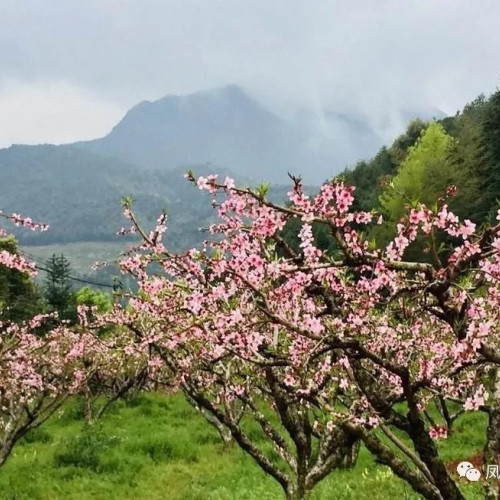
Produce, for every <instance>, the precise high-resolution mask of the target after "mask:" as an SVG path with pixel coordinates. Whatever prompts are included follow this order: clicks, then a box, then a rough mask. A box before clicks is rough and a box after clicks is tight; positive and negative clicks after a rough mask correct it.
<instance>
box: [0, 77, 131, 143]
mask: <svg viewBox="0 0 500 500" xmlns="http://www.w3.org/2000/svg"><path fill="white" fill-rule="evenodd" d="M125 111H126V107H123V106H122V105H119V104H116V103H112V102H109V101H108V100H103V99H101V98H99V97H96V96H95V95H93V94H92V93H90V92H88V91H85V90H83V89H81V88H79V87H76V86H74V85H71V84H70V83H67V82H63V81H60V82H46V81H44V82H40V83H36V82H23V81H16V80H8V81H3V82H2V85H1V86H0V117H1V119H0V147H7V146H9V145H11V144H16V143H19V144H21V143H22V144H42V143H51V144H62V143H66V142H73V141H76V140H85V139H94V138H96V137H102V136H103V135H105V134H106V133H108V132H109V130H110V129H111V128H112V127H113V125H115V124H116V122H117V121H118V120H119V119H120V118H121V117H122V116H123V114H124V113H125Z"/></svg>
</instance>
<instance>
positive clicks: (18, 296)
mask: <svg viewBox="0 0 500 500" xmlns="http://www.w3.org/2000/svg"><path fill="white" fill-rule="evenodd" d="M0 251H2V252H8V253H9V254H10V255H16V256H19V250H18V247H17V243H16V242H15V240H14V239H13V238H4V239H0ZM43 309H44V304H43V301H42V297H41V294H40V291H39V289H38V287H37V286H36V284H35V281H34V280H33V279H32V277H30V276H29V275H28V274H26V273H25V272H21V271H19V270H18V269H11V268H9V267H6V266H0V321H14V322H19V321H22V320H26V319H29V318H30V317H32V316H35V315H36V314H38V313H41V312H43Z"/></svg>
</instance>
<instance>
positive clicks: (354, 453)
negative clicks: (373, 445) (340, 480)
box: [344, 441, 361, 469]
mask: <svg viewBox="0 0 500 500" xmlns="http://www.w3.org/2000/svg"><path fill="white" fill-rule="evenodd" d="M360 448H361V441H355V442H354V443H353V444H352V445H351V446H350V448H349V451H348V452H347V455H346V457H345V462H344V468H345V469H352V468H353V467H354V466H355V465H356V462H357V461H358V456H359V450H360Z"/></svg>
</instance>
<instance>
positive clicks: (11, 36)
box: [0, 0, 500, 147]
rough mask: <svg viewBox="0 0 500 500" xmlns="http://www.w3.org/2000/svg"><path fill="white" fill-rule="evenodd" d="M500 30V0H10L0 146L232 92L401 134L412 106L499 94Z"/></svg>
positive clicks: (77, 132)
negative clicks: (152, 106) (220, 90)
mask: <svg viewBox="0 0 500 500" xmlns="http://www.w3.org/2000/svg"><path fill="white" fill-rule="evenodd" d="M499 25H500V2H498V1H496V0H491V1H488V0H474V1H472V0H467V1H465V0H418V1H417V0H414V1H410V0H408V1H401V0H380V1H377V2H375V1H372V0H351V1H349V0H331V1H330V0H224V1H222V0H197V1H196V0H175V1H173V0H172V1H171V0H85V1H81V0H1V1H0V68H1V71H0V147H5V146H8V145H10V144H12V143H33V144H34V143H40V142H51V143H62V142H70V141H74V140H79V139H88V138H93V137H98V136H102V135H104V134H105V133H106V132H107V131H108V130H109V129H110V128H111V127H112V126H113V125H114V124H115V123H116V122H117V121H118V120H119V119H120V118H121V117H122V115H123V114H124V113H125V112H126V110H127V109H128V108H130V107H131V106H132V105H134V104H136V103H137V102H139V101H142V100H145V99H149V100H153V99H157V98H160V97H162V96H164V95H166V94H171V93H175V94H184V93H189V92H194V91H197V90H200V89H207V88H211V87H217V86H221V85H225V84H228V83H237V84H240V85H241V86H243V87H244V88H245V89H247V90H248V91H249V92H250V93H251V94H252V95H254V96H255V97H256V98H258V99H259V100H261V101H262V102H264V103H265V104H266V105H268V106H269V107H271V108H272V109H274V110H275V111H276V112H278V113H281V114H283V115H289V116H297V115H300V113H304V112H308V113H309V114H312V115H314V116H317V117H318V118H319V119H320V118H321V116H322V113H324V111H325V110H326V109H329V110H333V111H335V112H338V113H351V114H355V115H357V116H361V117H363V118H364V119H366V120H368V121H369V122H370V123H371V125H372V126H374V127H375V128H376V127H377V126H380V127H381V128H384V127H385V129H390V130H392V131H395V128H398V127H399V126H401V124H400V123H399V122H398V117H399V116H400V113H401V110H407V109H409V110H411V111H415V110H416V111H419V110H424V111H426V110H427V111H428V110H434V109H439V110H442V111H444V112H446V113H454V112H455V111H456V110H457V109H458V108H460V107H462V106H463V104H465V103H466V102H467V101H469V100H471V99H473V98H474V97H475V96H476V95H478V94H479V93H481V92H485V93H489V92H491V91H493V90H494V89H495V87H496V86H497V85H498V83H499V77H500V30H499V29H498V26H499ZM388 123H389V125H390V126H389V127H388V126H387V124H388ZM391 127H392V128H391Z"/></svg>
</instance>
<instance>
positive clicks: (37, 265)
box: [23, 252, 116, 290]
mask: <svg viewBox="0 0 500 500" xmlns="http://www.w3.org/2000/svg"><path fill="white" fill-rule="evenodd" d="M23 254H24V255H25V256H26V257H28V258H29V259H31V260H32V261H34V262H35V264H36V268H37V269H40V271H45V272H46V273H48V274H51V275H52V274H54V271H51V270H50V269H47V268H46V267H44V266H41V265H39V264H38V262H37V259H36V257H35V256H34V255H31V254H29V253H27V252H23ZM66 278H67V279H69V280H72V281H78V282H79V283H85V284H86V285H94V286H99V287H103V288H111V289H112V290H114V289H115V288H116V287H115V286H113V285H110V284H109V283H97V282H96V281H91V280H86V279H84V278H78V277H76V276H70V275H68V276H66Z"/></svg>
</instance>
